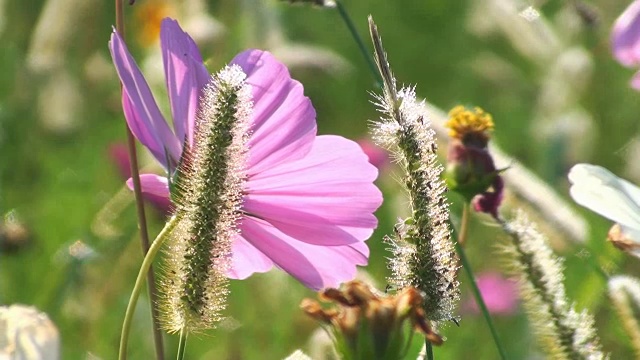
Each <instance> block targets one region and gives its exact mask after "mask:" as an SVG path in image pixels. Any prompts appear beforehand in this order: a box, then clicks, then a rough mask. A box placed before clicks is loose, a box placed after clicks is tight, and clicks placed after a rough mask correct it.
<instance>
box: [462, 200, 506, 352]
mask: <svg viewBox="0 0 640 360" xmlns="http://www.w3.org/2000/svg"><path fill="white" fill-rule="evenodd" d="M468 222H469V204H467V203H465V204H464V207H463V209H462V219H461V221H460V234H459V236H458V237H457V240H458V241H456V250H457V251H458V255H459V256H460V261H461V262H462V267H463V268H464V270H465V272H466V274H467V276H468V277H469V284H470V285H471V290H472V292H473V297H474V298H475V300H476V304H478V307H479V308H480V312H482V316H483V317H484V319H485V321H486V322H487V326H489V331H490V332H491V336H492V337H493V342H494V343H495V344H496V348H497V349H498V352H499V353H500V358H501V359H503V360H505V359H507V355H506V352H505V351H504V348H503V347H502V343H501V342H500V338H499V337H498V332H497V331H496V329H495V327H494V325H493V320H492V319H491V315H490V314H489V309H487V305H486V304H485V302H484V299H482V294H481V293H480V289H479V288H478V284H476V280H475V276H474V275H473V270H472V269H471V264H470V263H469V259H468V258H467V254H466V253H465V251H464V248H463V247H462V244H461V241H464V239H465V237H466V232H467V229H468ZM452 232H453V233H454V237H455V228H454V227H453V226H452Z"/></svg>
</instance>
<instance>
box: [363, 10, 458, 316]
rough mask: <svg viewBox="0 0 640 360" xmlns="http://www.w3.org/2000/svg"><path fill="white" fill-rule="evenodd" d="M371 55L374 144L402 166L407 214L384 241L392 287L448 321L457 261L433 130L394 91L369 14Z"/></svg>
mask: <svg viewBox="0 0 640 360" xmlns="http://www.w3.org/2000/svg"><path fill="white" fill-rule="evenodd" d="M369 29H370V31H371V37H372V39H373V43H374V49H375V58H376V62H377V64H378V68H379V70H380V74H381V75H382V79H383V84H384V88H383V95H382V96H377V95H374V96H375V101H376V105H377V106H378V110H379V111H380V112H381V113H382V116H381V119H380V121H378V122H376V123H374V125H373V135H374V140H375V141H376V143H377V144H378V145H380V146H382V147H384V148H387V149H388V150H390V151H391V152H393V153H394V154H395V157H396V158H397V160H398V162H399V163H400V165H401V167H402V168H403V169H404V178H403V183H404V186H405V187H406V189H407V192H408V195H409V200H410V204H411V211H412V215H411V217H410V218H408V219H406V220H404V221H402V222H401V223H400V224H398V225H397V226H396V233H395V235H394V236H393V237H392V238H391V237H389V238H387V242H388V243H389V244H391V246H392V248H391V251H392V253H393V256H392V257H391V260H390V265H389V267H390V268H391V271H392V276H391V277H390V278H389V281H390V283H391V285H393V286H395V287H397V288H399V289H404V288H407V287H415V288H416V289H418V290H419V291H422V292H423V296H424V303H423V307H424V310H425V311H426V315H427V317H428V318H429V319H430V320H432V321H436V322H438V321H443V320H451V319H453V318H454V315H453V311H454V309H455V307H456V305H457V303H458V300H459V297H460V294H459V292H460V291H459V283H458V281H457V270H458V267H459V266H458V259H457V256H456V253H455V250H454V246H453V242H452V241H451V233H450V229H449V205H448V203H447V200H446V198H445V197H444V193H445V192H446V191H447V188H446V186H445V184H444V182H443V181H442V180H441V178H440V175H441V174H442V171H443V169H442V166H441V165H440V164H439V163H438V159H437V154H436V151H437V144H436V142H435V138H434V137H435V132H434V130H433V129H432V128H431V123H430V122H429V121H428V120H427V117H426V114H425V112H424V104H423V103H420V102H418V101H417V100H416V95H415V91H414V89H413V88H403V89H401V90H399V91H398V90H397V89H396V79H395V78H394V76H393V74H392V72H391V69H390V67H389V63H388V61H387V56H386V53H385V52H384V49H383V47H382V40H381V39H380V36H379V35H378V30H377V28H376V26H375V24H374V23H373V20H372V18H371V17H369Z"/></svg>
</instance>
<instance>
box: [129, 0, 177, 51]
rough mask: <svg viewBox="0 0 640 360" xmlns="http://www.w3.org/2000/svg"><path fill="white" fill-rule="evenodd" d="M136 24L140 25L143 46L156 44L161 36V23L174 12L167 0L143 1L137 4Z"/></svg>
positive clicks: (139, 39)
mask: <svg viewBox="0 0 640 360" xmlns="http://www.w3.org/2000/svg"><path fill="white" fill-rule="evenodd" d="M135 9H136V11H135V18H136V25H137V26H138V27H139V29H138V30H139V31H138V39H137V40H138V41H139V42H140V44H141V45H142V46H145V47H147V46H151V45H154V44H155V43H156V42H157V40H158V38H159V37H160V23H161V22H162V19H164V18H165V17H170V16H171V15H173V14H174V12H175V11H174V9H173V7H172V6H171V4H169V3H168V2H167V1H166V0H150V1H143V2H142V3H141V4H136V6H135Z"/></svg>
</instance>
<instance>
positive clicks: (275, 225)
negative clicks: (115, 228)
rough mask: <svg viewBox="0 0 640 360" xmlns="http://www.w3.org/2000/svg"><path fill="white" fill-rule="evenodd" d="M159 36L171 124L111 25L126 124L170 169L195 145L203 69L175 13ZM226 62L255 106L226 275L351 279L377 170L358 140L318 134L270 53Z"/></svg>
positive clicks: (161, 190)
mask: <svg viewBox="0 0 640 360" xmlns="http://www.w3.org/2000/svg"><path fill="white" fill-rule="evenodd" d="M160 42H161V47H162V55H163V59H164V67H165V76H166V83H167V91H168V94H169V101H170V105H171V114H172V117H173V124H174V125H173V127H174V129H173V131H172V130H171V129H170V127H169V125H168V123H167V122H166V121H165V119H164V117H163V116H162V114H161V113H160V110H159V109H158V106H157V104H156V102H155V100H154V98H153V96H152V94H151V91H150V89H149V86H148V85H147V82H146V80H145V79H144V77H143V75H142V73H141V72H140V69H139V68H138V66H137V64H136V63H135V61H134V60H133V58H132V56H131V54H130V53H129V51H128V50H127V48H126V45H125V44H124V42H123V41H122V39H121V38H120V36H119V35H118V34H117V33H115V32H114V33H113V35H112V37H111V41H110V43H109V47H110V50H111V55H112V57H113V61H114V64H115V66H116V70H117V72H118V75H119V77H120V80H121V81H122V84H123V97H122V104H123V110H124V114H125V118H126V120H127V123H128V124H129V127H130V128H131V131H132V132H133V134H134V135H135V136H136V138H138V140H139V141H140V142H141V143H142V144H143V145H144V146H146V147H147V148H148V149H149V151H150V152H151V153H152V154H153V156H154V157H155V158H156V159H157V160H158V162H160V163H161V164H162V165H163V166H164V168H165V169H166V170H167V171H168V172H169V173H172V172H173V171H174V170H175V167H176V164H178V162H179V159H180V156H181V154H182V150H183V147H185V146H187V147H189V146H193V140H194V136H193V134H194V124H195V119H196V113H197V110H198V101H199V99H200V94H201V89H202V88H203V87H204V86H205V85H206V83H207V82H208V81H209V73H208V71H207V70H206V68H205V67H204V64H203V62H202V57H201V56H200V53H199V50H198V48H197V46H196V45H195V42H194V41H193V39H192V38H191V37H190V36H189V35H188V34H187V33H185V32H184V31H182V29H181V28H180V26H179V25H178V23H177V22H176V21H175V20H171V19H164V20H163V21H162V25H161V31H160ZM230 64H236V65H238V66H240V67H241V68H242V69H243V71H244V72H245V74H246V75H247V83H248V84H249V85H251V86H252V92H253V102H254V109H253V117H252V124H251V135H250V139H249V152H248V160H247V164H246V173H247V181H246V183H245V185H244V193H245V196H244V199H243V207H242V212H243V217H242V220H241V223H240V224H239V229H240V231H241V234H240V235H239V236H237V237H236V239H235V240H234V242H233V246H232V253H233V254H232V269H231V270H230V272H229V274H228V275H229V276H230V277H231V278H235V279H244V278H246V277H248V276H250V275H251V274H252V273H255V272H266V271H268V270H270V269H271V268H272V267H273V266H276V267H279V268H281V269H283V270H284V271H286V272H288V273H289V274H290V275H292V276H293V277H295V278H296V279H298V280H299V281H300V282H302V283H303V284H304V285H306V286H308V287H310V288H312V289H320V288H323V287H329V286H331V287H335V286H337V285H338V284H339V283H341V282H343V281H347V280H351V279H353V278H354V277H355V274H356V265H365V264H366V263H367V261H368V257H369V249H368V247H367V245H366V243H365V240H366V239H368V238H369V237H370V236H371V234H372V233H373V229H374V228H375V227H376V226H377V219H376V217H375V216H374V215H373V212H374V211H375V210H376V209H377V208H378V207H379V206H380V204H381V203H382V195H381V193H380V191H379V190H378V188H377V187H376V186H375V185H374V184H373V181H374V180H375V179H376V177H377V174H378V171H377V169H376V168H375V167H374V166H373V165H371V164H370V163H369V162H368V161H367V156H366V155H365V154H364V152H363V151H362V149H361V148H360V146H358V144H357V143H355V142H353V141H350V140H347V139H345V138H342V137H339V136H330V135H325V136H317V135H316V119H315V115H316V114H315V110H314V108H313V106H312V105H311V101H310V100H309V99H308V98H307V97H305V96H304V94H303V87H302V85H301V84H300V83H299V82H297V81H296V80H293V79H292V78H291V77H290V75H289V71H288V70H287V68H286V67H285V66H284V65H283V64H282V63H280V62H279V61H277V60H276V59H275V58H274V57H273V56H272V55H271V54H270V53H268V52H265V51H260V50H247V51H244V52H242V53H240V54H238V55H237V56H236V57H235V58H234V59H233V60H232V61H231V63H230ZM141 181H142V188H143V191H144V192H145V193H149V194H154V195H157V196H160V197H163V198H165V199H168V198H169V187H168V180H167V177H166V176H161V175H156V174H142V175H141ZM128 184H129V186H131V180H129V182H128Z"/></svg>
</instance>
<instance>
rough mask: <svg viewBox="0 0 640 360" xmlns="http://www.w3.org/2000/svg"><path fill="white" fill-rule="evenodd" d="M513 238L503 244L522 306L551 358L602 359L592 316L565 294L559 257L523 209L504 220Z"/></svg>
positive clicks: (504, 225) (506, 228)
mask: <svg viewBox="0 0 640 360" xmlns="http://www.w3.org/2000/svg"><path fill="white" fill-rule="evenodd" d="M503 228H504V230H505V231H506V232H507V233H508V234H509V235H511V237H512V239H513V242H512V243H511V244H510V245H508V247H507V248H506V251H507V253H508V254H509V255H510V256H509V261H510V263H509V265H510V267H511V270H512V271H513V273H514V275H515V276H517V277H518V278H519V287H520V293H521V296H522V298H523V300H524V307H525V309H526V311H527V313H528V314H529V317H530V320H531V322H532V325H533V327H534V330H535V332H536V335H537V336H538V339H539V342H540V343H541V345H542V346H543V348H544V350H545V351H546V353H547V354H548V356H549V357H551V358H554V359H604V358H606V356H605V354H603V352H602V350H601V347H600V340H599V338H598V336H597V334H596V332H595V329H594V320H593V318H592V316H591V315H590V314H589V313H588V312H587V311H586V310H585V311H582V312H577V311H576V310H575V309H574V308H573V306H572V305H570V304H569V301H568V299H567V296H566V292H565V288H564V285H563V284H562V282H563V280H564V277H563V275H562V272H563V268H562V260H561V259H559V258H557V257H556V256H555V255H554V254H553V251H552V250H551V248H549V246H548V245H547V240H546V238H545V237H544V235H542V234H541V233H540V232H539V231H538V229H536V227H535V225H534V224H532V223H531V222H530V221H529V220H528V219H527V217H526V216H525V214H524V213H523V212H521V211H520V212H518V213H517V214H516V217H515V220H513V221H511V222H509V223H503Z"/></svg>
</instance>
